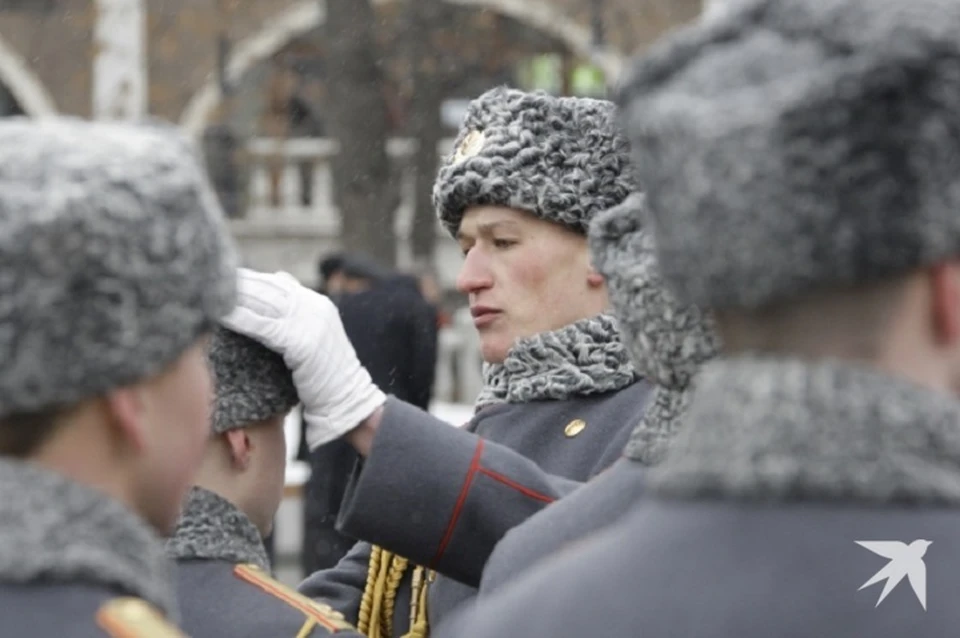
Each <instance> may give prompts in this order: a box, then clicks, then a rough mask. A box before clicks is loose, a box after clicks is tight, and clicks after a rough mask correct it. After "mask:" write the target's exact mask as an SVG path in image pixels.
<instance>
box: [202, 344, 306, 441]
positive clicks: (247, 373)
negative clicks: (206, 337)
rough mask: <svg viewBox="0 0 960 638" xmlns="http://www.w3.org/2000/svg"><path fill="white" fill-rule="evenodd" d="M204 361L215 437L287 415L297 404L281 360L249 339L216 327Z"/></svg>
mask: <svg viewBox="0 0 960 638" xmlns="http://www.w3.org/2000/svg"><path fill="white" fill-rule="evenodd" d="M207 357H208V360H209V361H210V370H211V372H212V373H213V380H214V389H215V391H214V402H213V431H214V432H216V433H222V432H226V431H227V430H231V429H234V428H242V427H246V426H248V425H251V424H253V423H257V422H258V421H263V420H265V419H270V418H273V417H276V416H281V415H286V414H287V412H289V411H290V410H291V409H292V408H293V407H294V406H295V405H296V404H297V403H298V402H299V398H298V396H297V388H296V386H295V385H294V383H293V373H292V372H291V371H290V369H289V368H287V366H286V364H285V363H284V362H283V357H281V356H280V355H279V354H277V353H275V352H273V351H272V350H270V349H268V348H266V347H265V346H263V345H261V344H260V343H258V342H256V341H254V340H253V339H250V338H249V337H245V336H243V335H240V334H237V333H235V332H233V331H231V330H227V329H226V328H223V327H217V329H216V330H215V331H214V334H213V338H212V339H211V340H210V349H209V352H208V355H207Z"/></svg>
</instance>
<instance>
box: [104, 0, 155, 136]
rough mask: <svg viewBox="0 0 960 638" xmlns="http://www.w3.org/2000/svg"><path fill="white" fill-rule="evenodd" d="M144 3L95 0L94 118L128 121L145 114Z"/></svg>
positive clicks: (139, 0)
mask: <svg viewBox="0 0 960 638" xmlns="http://www.w3.org/2000/svg"><path fill="white" fill-rule="evenodd" d="M144 4H145V1H144V0H94V5H95V7H96V11H97V20H96V26H95V27H94V29H95V30H94V51H95V53H94V56H95V57H94V62H93V117H94V119H98V120H131V119H138V118H141V117H143V116H144V115H146V113H147V60H146V42H145V31H146V9H145V7H144Z"/></svg>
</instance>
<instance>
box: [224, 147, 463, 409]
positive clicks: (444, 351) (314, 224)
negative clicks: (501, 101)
mask: <svg viewBox="0 0 960 638" xmlns="http://www.w3.org/2000/svg"><path fill="white" fill-rule="evenodd" d="M452 142H453V140H450V139H447V140H444V141H443V142H441V143H440V144H439V145H438V148H437V153H438V154H441V155H444V154H446V153H448V152H449V149H450V147H451V145H452ZM415 149H416V142H415V141H413V140H408V139H392V140H390V141H389V142H388V144H387V154H388V155H389V157H390V158H392V160H393V161H394V167H395V170H397V171H399V177H400V180H401V182H400V183H401V197H400V200H401V203H400V206H399V209H398V210H397V214H396V216H395V220H396V221H395V224H394V235H395V237H396V239H397V261H398V265H399V266H401V267H404V266H410V265H412V263H411V262H412V257H411V250H410V242H409V238H410V229H411V224H412V221H413V205H412V202H413V188H414V177H415V175H414V174H413V170H412V169H413V163H412V162H411V161H409V160H410V158H411V157H412V155H413V152H414V151H415ZM246 150H247V153H246V156H247V170H248V177H249V180H248V192H247V209H246V211H245V214H244V216H243V217H242V218H241V219H234V220H231V228H232V230H233V232H234V235H235V236H236V238H237V239H238V242H239V245H240V249H241V252H242V253H243V255H244V257H245V259H246V260H247V263H248V264H249V265H251V267H254V268H259V269H262V270H286V271H288V272H290V273H293V274H294V275H295V276H296V277H298V278H299V279H301V281H303V282H304V283H307V284H310V285H312V284H313V283H315V282H314V273H315V272H316V259H317V257H318V255H320V254H322V253H324V252H327V251H329V250H333V249H335V248H336V247H337V245H338V244H339V236H340V211H339V210H338V209H337V206H336V204H335V202H334V196H333V160H334V158H335V157H336V155H337V153H338V152H339V144H338V142H337V141H336V140H332V139H325V138H291V139H270V138H256V139H253V140H251V141H250V142H248V144H247V148H246ZM437 233H438V236H437V244H436V262H435V263H434V268H435V270H436V272H437V274H438V278H439V279H440V284H441V285H442V286H444V287H446V288H448V289H449V288H452V287H453V284H454V279H455V277H456V274H457V272H458V271H459V269H460V264H461V262H462V257H461V255H460V250H459V247H458V246H457V244H456V242H454V241H452V240H451V239H450V237H449V236H448V235H447V234H446V231H444V230H443V229H442V227H441V226H440V224H439V223H438V224H437ZM438 345H439V347H438V361H437V380H436V391H435V395H436V397H437V399H438V400H441V401H450V402H456V403H461V402H462V403H470V404H472V403H473V400H474V399H475V398H476V395H477V393H478V392H479V391H480V366H481V363H480V350H479V344H478V343H477V335H476V330H475V329H474V327H473V322H472V320H471V318H470V316H469V314H463V313H460V314H458V315H457V316H456V317H455V320H454V324H453V325H452V326H451V327H449V328H446V329H444V330H443V331H441V335H440V342H439V344H438Z"/></svg>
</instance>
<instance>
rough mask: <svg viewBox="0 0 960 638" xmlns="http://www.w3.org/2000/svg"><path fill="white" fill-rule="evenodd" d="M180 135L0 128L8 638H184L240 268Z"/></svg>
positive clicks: (2, 620) (2, 492) (84, 127)
mask: <svg viewBox="0 0 960 638" xmlns="http://www.w3.org/2000/svg"><path fill="white" fill-rule="evenodd" d="M222 217H223V216H222V213H221V211H220V209H219V207H218V206H217V204H216V201H215V199H214V197H213V194H212V192H211V191H210V188H209V186H208V185H207V183H206V181H205V179H204V176H203V171H202V169H201V168H200V163H199V162H198V158H197V157H196V154H195V153H194V150H193V148H192V145H191V144H190V142H189V141H187V140H186V139H185V138H182V137H181V135H180V134H179V133H178V132H176V130H175V129H173V128H172V127H164V126H160V125H155V126H149V127H139V126H133V125H123V124H103V123H97V124H91V123H85V122H80V121H74V120H67V119H57V118H54V119H47V120H41V121H27V120H21V119H14V120H5V121H3V122H0V264H2V267H0V273H2V274H0V360H2V362H3V363H2V365H0V634H2V635H3V636H65V637H83V638H93V637H95V636H99V637H103V636H117V637H120V636H122V637H124V638H128V637H136V636H151V637H163V636H180V635H182V634H181V632H180V631H179V630H177V629H176V627H175V623H176V621H177V617H178V614H177V605H176V598H175V596H174V590H173V583H172V582H171V580H170V565H169V563H168V561H167V560H166V558H165V556H164V553H163V543H162V541H161V539H160V534H167V533H169V532H170V531H171V530H172V529H173V526H174V523H175V522H176V519H177V516H178V513H179V505H180V502H181V500H182V498H183V496H184V495H185V494H186V492H187V490H188V489H189V487H190V477H191V476H192V474H193V472H194V471H195V470H196V468H197V466H198V464H199V462H200V459H201V456H202V454H203V449H204V446H205V443H206V439H207V432H208V428H209V423H208V413H209V404H210V401H211V398H212V391H211V383H210V379H209V373H208V369H207V365H206V357H205V339H206V336H207V335H208V334H209V332H210V328H211V326H212V325H213V323H214V321H216V320H217V319H218V318H219V317H221V316H222V315H223V314H225V313H227V312H228V311H230V309H231V308H232V307H233V305H234V302H235V294H236V275H235V260H234V255H233V249H232V247H231V245H230V242H229V241H228V238H227V234H226V232H225V230H224V227H223V221H222Z"/></svg>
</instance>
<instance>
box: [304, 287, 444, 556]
mask: <svg viewBox="0 0 960 638" xmlns="http://www.w3.org/2000/svg"><path fill="white" fill-rule="evenodd" d="M334 300H335V301H336V302H337V307H338V308H339V309H340V315H341V317H342V319H343V325H344V328H345V329H346V332H347V337H349V339H350V342H351V343H352V344H353V347H354V349H355V350H356V351H357V357H358V358H359V359H360V363H362V364H363V366H364V367H365V368H366V369H367V370H368V371H369V372H370V376H371V378H372V379H373V382H374V383H376V384H377V385H378V386H379V387H380V388H381V389H382V390H383V391H384V392H385V393H387V394H391V395H393V396H396V397H397V398H399V399H402V400H404V401H406V402H407V403H411V404H413V405H416V406H418V407H420V408H423V409H424V410H425V409H427V408H428V407H429V404H430V398H431V391H432V389H433V381H434V376H435V374H434V371H435V368H436V361H437V336H438V334H437V333H438V328H437V314H436V310H435V309H434V308H433V306H431V305H430V304H429V303H427V301H426V300H425V299H424V298H423V297H422V296H421V295H420V291H419V289H418V287H417V282H416V279H415V278H413V277H411V276H408V275H393V276H387V275H378V276H377V277H375V278H374V281H373V284H372V286H371V288H370V289H369V290H365V291H363V292H357V293H352V294H344V295H340V296H338V297H335V298H334ZM304 434H305V432H304ZM305 438H306V437H305V436H301V442H302V443H301V454H302V456H301V457H300V458H304V459H308V460H309V462H310V470H311V474H310V480H309V481H308V482H307V485H306V486H305V490H304V535H303V538H304V543H303V552H302V558H301V561H302V567H303V570H304V573H305V574H311V573H313V572H315V571H318V570H321V569H328V568H330V567H333V566H334V565H336V564H337V562H338V561H339V560H340V559H341V558H342V557H343V556H344V555H345V554H346V553H347V551H348V550H349V549H350V548H351V547H352V546H353V544H354V543H355V539H352V538H350V537H348V536H344V535H343V534H341V533H339V532H338V531H337V530H336V529H335V528H334V525H335V522H336V520H337V516H338V515H339V513H340V502H341V501H342V500H343V494H344V490H345V489H346V486H347V481H348V479H349V477H350V473H351V471H352V470H353V465H354V463H355V462H356V460H357V454H356V452H355V451H354V449H353V448H352V447H351V446H350V445H349V444H347V443H344V442H343V441H334V442H332V443H329V444H327V445H324V446H322V447H320V448H317V449H316V450H314V451H313V452H312V453H308V452H307V450H306V446H305V443H303V441H305Z"/></svg>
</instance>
